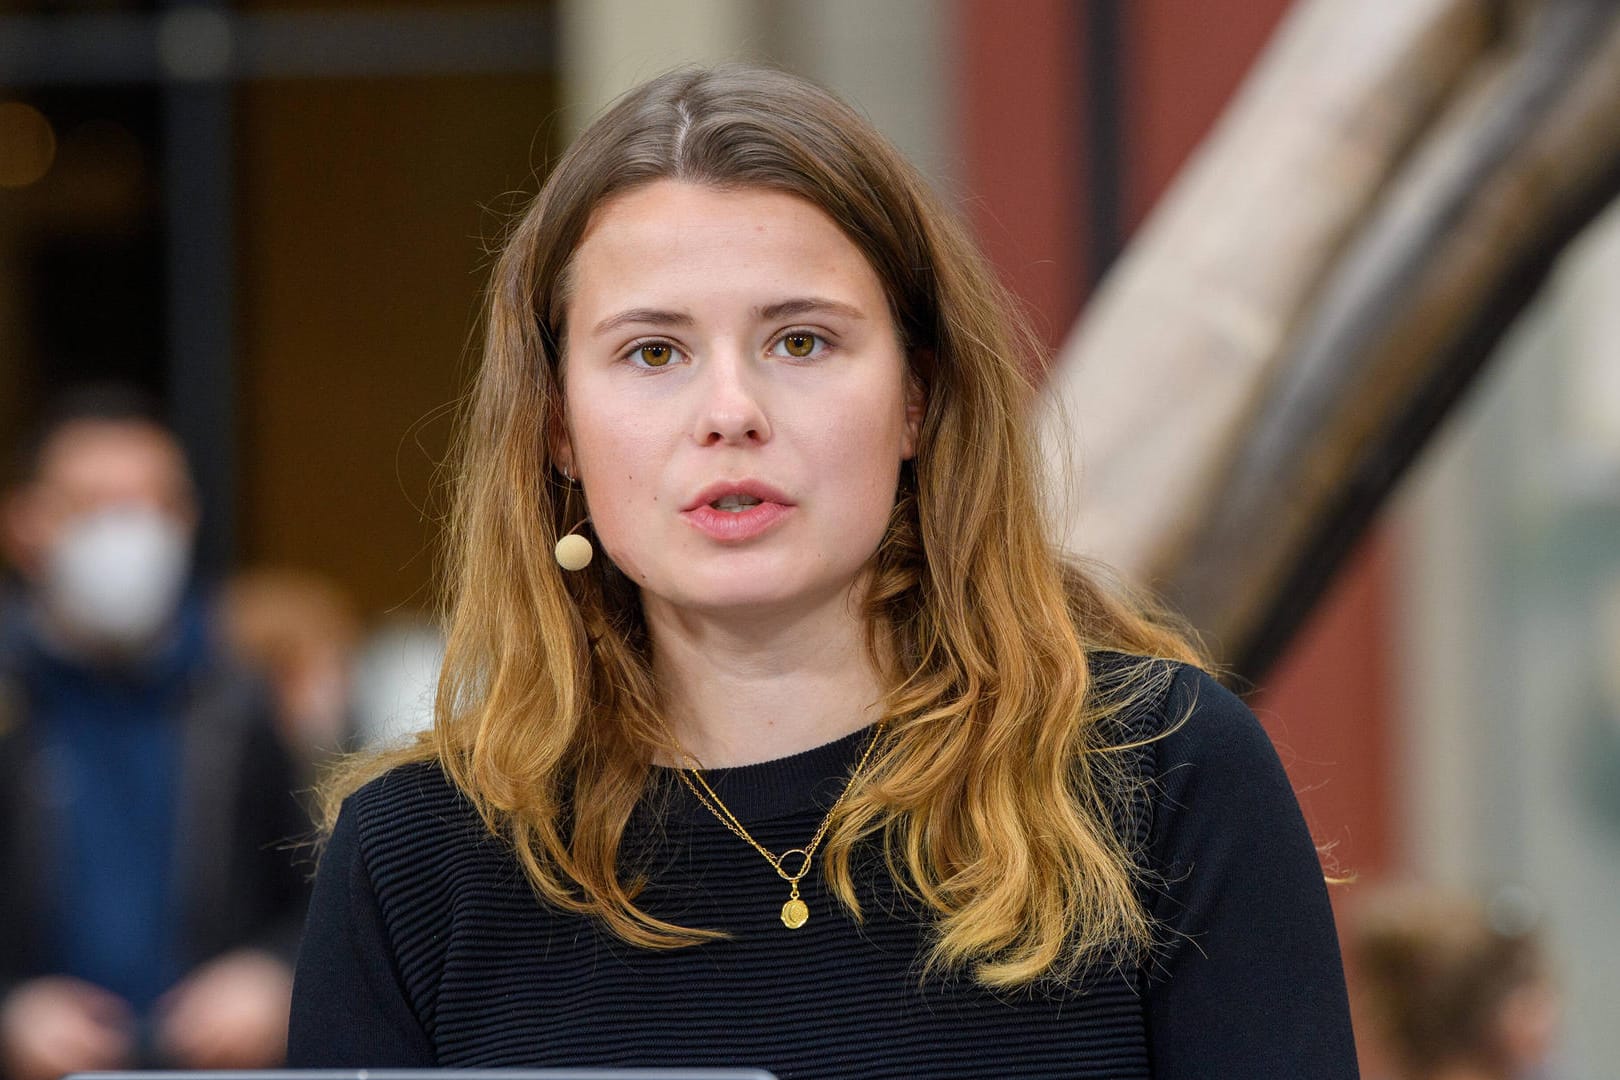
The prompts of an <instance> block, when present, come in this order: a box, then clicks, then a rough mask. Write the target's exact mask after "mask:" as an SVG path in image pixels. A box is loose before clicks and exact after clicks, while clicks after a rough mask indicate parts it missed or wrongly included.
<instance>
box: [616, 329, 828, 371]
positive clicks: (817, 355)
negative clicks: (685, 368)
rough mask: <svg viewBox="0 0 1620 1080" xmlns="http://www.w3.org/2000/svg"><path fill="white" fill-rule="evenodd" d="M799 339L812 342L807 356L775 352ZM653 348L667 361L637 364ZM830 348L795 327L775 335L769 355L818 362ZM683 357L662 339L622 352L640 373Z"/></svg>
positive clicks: (813, 333) (824, 340)
mask: <svg viewBox="0 0 1620 1080" xmlns="http://www.w3.org/2000/svg"><path fill="white" fill-rule="evenodd" d="M801 337H802V338H810V339H811V340H812V341H813V342H814V344H812V346H811V350H812V351H811V352H810V353H808V354H806V355H804V356H794V355H793V354H792V353H779V352H777V351H776V350H777V348H778V347H779V346H781V345H782V343H783V342H785V341H787V339H788V338H801ZM653 348H664V349H668V350H669V352H670V357H669V359H668V360H665V361H664V362H663V363H662V364H648V363H638V362H637V354H639V353H640V352H641V351H642V350H643V349H653ZM831 348H832V342H831V341H829V340H828V338H827V335H826V334H820V333H817V332H816V331H814V330H806V329H802V328H797V327H795V328H793V329H789V330H784V331H782V332H781V333H780V334H777V335H776V337H775V338H773V339H772V340H771V347H770V353H771V355H773V356H780V357H781V358H782V359H784V360H819V359H821V358H822V357H823V356H825V355H826V353H827V350H828V349H831ZM683 355H685V354H684V353H683V352H682V351H681V349H680V348H679V347H678V346H677V345H675V344H674V343H673V342H671V341H668V340H666V339H664V338H643V339H641V340H640V341H633V342H631V343H630V347H629V348H628V349H626V350H625V352H624V360H625V361H626V362H628V363H629V364H630V365H631V366H633V367H635V368H637V369H639V370H641V371H662V370H664V369H665V368H667V367H669V366H670V364H671V363H673V362H674V360H675V357H676V356H683Z"/></svg>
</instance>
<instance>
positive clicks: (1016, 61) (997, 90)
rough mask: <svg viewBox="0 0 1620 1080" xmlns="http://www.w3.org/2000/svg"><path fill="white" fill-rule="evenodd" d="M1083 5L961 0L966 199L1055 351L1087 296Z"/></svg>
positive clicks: (1060, 0) (959, 105) (1059, 0)
mask: <svg viewBox="0 0 1620 1080" xmlns="http://www.w3.org/2000/svg"><path fill="white" fill-rule="evenodd" d="M1078 16H1079V9H1078V8H1077V6H1076V5H1075V4H1074V3H1072V2H1070V0H1021V2H1020V3H1017V4H1010V3H1007V2H1006V0H958V5H957V8H956V27H955V33H956V40H957V41H958V43H959V47H960V49H961V69H962V77H961V79H960V80H959V81H958V83H957V87H958V94H959V96H958V100H957V101H956V103H955V105H956V115H957V116H958V117H959V124H960V127H959V131H958V144H959V145H960V147H961V149H962V158H963V164H964V176H963V180H964V185H965V187H966V190H967V191H968V192H969V193H971V194H970V197H969V200H968V203H967V205H966V207H965V209H966V211H967V214H968V219H969V222H970V223H971V224H972V226H973V229H974V231H975V233H976V234H977V236H978V240H979V243H980V244H981V245H982V246H983V247H984V249H985V251H986V252H987V253H988V254H989V256H990V259H991V261H992V262H994V263H995V265H996V268H997V269H998V270H1000V271H1001V275H1002V280H1003V281H1005V282H1006V284H1007V286H1008V287H1009V288H1011V289H1012V290H1013V292H1014V293H1016V294H1017V295H1018V296H1019V297H1021V298H1022V299H1023V301H1024V303H1025V304H1027V305H1028V307H1029V310H1030V314H1031V315H1032V316H1033V318H1034V320H1035V323H1036V326H1037V328H1038V329H1039V331H1040V333H1041V336H1042V338H1043V339H1044V340H1045V341H1046V343H1047V345H1048V346H1049V347H1051V348H1054V349H1055V348H1056V347H1057V346H1058V345H1059V344H1060V343H1061V342H1062V340H1063V337H1064V336H1065V335H1066V334H1067V333H1068V330H1069V327H1070V326H1071V325H1073V323H1074V320H1075V317H1076V316H1077V315H1078V314H1079V311H1080V305H1081V303H1082V301H1083V300H1084V297H1085V284H1084V283H1085V280H1086V274H1085V271H1084V254H1083V253H1084V252H1085V249H1086V235H1085V232H1084V228H1083V216H1082V210H1083V208H1084V206H1085V197H1084V177H1083V176H1082V175H1081V166H1082V158H1081V144H1082V142H1083V129H1082V127H1081V115H1082V114H1081V108H1080V101H1079V93H1080V88H1081V87H1082V86H1084V70H1083V68H1082V67H1081V66H1080V65H1081V62H1082V58H1083V53H1082V49H1081V39H1080V25H1079V23H1080V20H1079V17H1078Z"/></svg>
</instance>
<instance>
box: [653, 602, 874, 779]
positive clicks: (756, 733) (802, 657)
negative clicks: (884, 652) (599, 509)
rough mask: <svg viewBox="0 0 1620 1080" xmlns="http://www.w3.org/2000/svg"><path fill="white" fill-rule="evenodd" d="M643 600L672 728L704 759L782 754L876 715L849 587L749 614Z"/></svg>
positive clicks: (724, 762) (744, 760) (712, 764)
mask: <svg viewBox="0 0 1620 1080" xmlns="http://www.w3.org/2000/svg"><path fill="white" fill-rule="evenodd" d="M645 604H646V615H647V626H648V630H649V631H650V633H651V635H652V645H653V670H654V672H655V674H656V676H657V678H658V681H659V685H660V687H661V688H662V690H663V693H664V701H665V706H666V708H667V710H668V719H669V723H670V728H671V731H672V732H673V734H674V735H675V738H676V739H677V741H679V742H680V744H681V747H682V748H683V749H684V750H686V751H687V752H688V753H689V754H691V755H693V756H694V757H696V758H697V760H698V762H699V763H700V764H701V765H703V766H704V767H706V768H723V767H726V766H732V765H750V764H754V763H756V762H760V761H770V760H773V759H775V758H780V757H787V756H788V755H790V754H797V753H799V752H801V751H804V750H809V749H811V748H812V747H816V746H821V745H824V744H826V743H829V742H832V741H834V740H836V739H839V738H842V737H843V736H845V735H848V734H850V733H851V732H853V731H858V730H860V729H861V728H863V727H866V726H868V725H870V724H873V723H875V722H876V721H877V720H878V719H879V716H880V713H881V699H882V696H883V688H882V685H881V681H880V680H879V678H878V674H877V672H876V671H875V670H874V668H873V665H872V662H871V658H870V657H869V656H868V655H867V650H866V641H865V632H864V626H863V624H862V622H861V619H860V616H859V615H858V613H857V612H856V609H855V605H854V603H853V601H852V598H851V596H850V595H849V594H844V595H840V596H838V597H836V598H835V599H833V600H832V601H830V602H828V603H827V604H824V605H822V606H820V607H818V608H816V609H814V610H812V611H809V612H805V611H798V612H795V613H793V614H792V615H771V614H763V615H762V614H760V613H757V612H756V613H750V614H749V616H747V617H746V618H736V617H727V616H717V615H709V614H697V613H693V612H690V611H678V610H675V609H673V608H669V607H667V606H665V605H662V604H660V603H658V602H657V601H656V600H653V599H652V598H648V599H647V600H646V601H645ZM663 764H686V762H673V761H670V762H663Z"/></svg>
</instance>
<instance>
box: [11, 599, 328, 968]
mask: <svg viewBox="0 0 1620 1080" xmlns="http://www.w3.org/2000/svg"><path fill="white" fill-rule="evenodd" d="M5 614H6V613H5V610H4V609H3V608H0V996H3V995H4V993H5V992H6V991H7V990H8V989H9V988H10V987H11V986H13V985H15V984H16V983H18V982H21V981H24V980H26V979H29V978H32V977H35V976H38V975H45V974H51V972H50V971H49V970H48V966H47V963H48V961H47V957H45V956H44V955H43V953H42V948H41V943H42V942H43V941H44V939H45V938H46V933H45V928H46V927H47V926H48V924H49V922H48V919H47V917H46V915H47V911H46V905H47V904H48V903H49V902H50V901H49V898H48V897H47V896H46V895H45V887H44V883H45V882H47V881H49V880H51V870H52V867H53V857H54V856H55V855H56V854H57V853H56V852H55V851H53V849H52V845H51V843H50V841H49V838H50V837H51V836H53V835H56V832H57V828H56V826H57V823H58V811H57V810H56V809H55V801H54V800H53V798H52V792H51V791H50V790H48V788H49V784H48V782H47V779H46V778H47V777H48V776H49V775H50V771H49V770H48V769H46V768H44V767H42V762H41V760H40V755H41V753H42V748H41V745H40V739H39V738H38V732H37V731H35V730H33V729H32V728H31V726H30V720H29V717H30V707H29V700H28V690H27V679H26V678H25V677H24V676H25V669H24V666H25V665H26V664H28V663H29V662H30V656H31V655H32V654H31V651H30V649H29V648H28V647H27V644H26V638H25V636H24V635H22V634H20V633H19V632H18V625H19V623H18V620H17V619H16V618H15V615H16V611H15V609H13V612H12V614H13V618H11V619H10V620H7V619H6V617H5ZM8 621H9V622H10V629H11V632H10V633H7V632H6V630H5V627H6V623H7V622H8ZM176 723H177V724H178V725H179V728H180V744H181V747H182V749H181V762H180V776H181V790H180V792H179V793H178V798H177V808H178V812H177V814H176V821H175V829H176V834H175V850H176V851H177V853H178V860H177V865H176V868H175V872H176V877H177V882H176V891H177V893H178V894H179V896H180V897H181V898H182V900H181V902H182V910H181V911H180V912H179V925H180V940H179V947H180V951H181V953H182V960H183V964H184V970H187V971H189V970H191V969H192V968H194V967H195V966H196V965H198V964H200V963H203V962H205V961H207V960H209V959H211V958H213V957H215V956H217V955H219V954H220V953H223V952H226V951H229V950H230V949H233V948H237V947H241V946H250V945H251V946H258V947H263V948H266V949H269V950H270V951H272V952H274V953H277V954H279V955H281V956H283V957H285V958H286V959H288V960H289V962H290V961H291V959H292V957H293V956H294V955H295V953H296V950H297V939H298V932H299V927H300V924H301V922H302V919H303V911H304V907H305V904H306V901H307V883H306V877H307V875H306V873H305V868H304V867H303V866H302V865H301V864H300V861H299V857H298V852H299V850H301V847H300V845H302V844H303V843H304V842H307V840H308V839H309V834H310V824H309V820H308V817H307V816H306V815H305V814H304V812H303V810H302V809H301V808H300V806H299V804H298V802H297V798H296V795H295V793H294V791H293V788H294V785H295V783H296V781H295V779H294V771H293V768H292V765H291V762H290V760H289V758H288V756H287V754H286V752H285V751H284V750H283V748H282V746H281V744H280V742H279V741H278V739H277V738H276V735H275V733H274V731H273V730H272V728H271V724H270V712H269V702H268V698H267V697H266V695H265V694H264V693H263V692H262V689H261V688H260V686H259V685H258V683H257V682H255V681H254V680H252V679H250V678H249V677H247V676H246V675H244V674H243V673H241V672H240V671H238V670H236V669H235V668H233V667H231V666H229V665H227V664H225V663H223V662H222V661H220V660H218V659H217V658H210V659H208V660H206V661H204V662H202V663H199V664H197V665H196V666H195V667H194V668H193V669H192V670H191V671H190V672H189V673H188V675H187V678H186V691H185V693H184V695H183V702H182V705H181V708H180V712H179V715H178V716H177V718H176Z"/></svg>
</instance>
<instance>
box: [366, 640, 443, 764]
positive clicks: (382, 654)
mask: <svg viewBox="0 0 1620 1080" xmlns="http://www.w3.org/2000/svg"><path fill="white" fill-rule="evenodd" d="M443 663H444V633H443V631H441V630H440V629H439V627H438V625H437V624H436V623H434V622H432V621H431V620H429V619H427V618H424V617H421V616H411V615H400V616H396V617H394V618H392V619H390V620H388V621H387V622H385V623H383V625H382V626H380V627H378V628H377V629H375V630H373V631H372V632H371V633H370V634H369V635H367V637H366V640H365V643H364V644H363V645H362V646H361V647H360V657H359V659H358V660H357V661H356V663H355V675H354V695H353V698H352V700H353V703H354V720H355V740H356V743H357V744H358V746H359V747H361V748H363V749H368V750H380V749H391V748H394V747H400V746H405V745H407V744H409V743H410V742H411V741H412V740H414V739H415V738H416V737H417V736H418V735H419V734H421V733H422V732H424V731H427V730H428V729H430V728H431V727H433V700H434V696H435V694H436V693H437V691H438V686H439V669H440V667H441V666H443Z"/></svg>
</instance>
